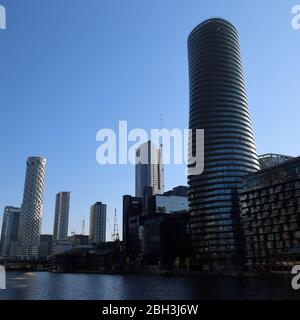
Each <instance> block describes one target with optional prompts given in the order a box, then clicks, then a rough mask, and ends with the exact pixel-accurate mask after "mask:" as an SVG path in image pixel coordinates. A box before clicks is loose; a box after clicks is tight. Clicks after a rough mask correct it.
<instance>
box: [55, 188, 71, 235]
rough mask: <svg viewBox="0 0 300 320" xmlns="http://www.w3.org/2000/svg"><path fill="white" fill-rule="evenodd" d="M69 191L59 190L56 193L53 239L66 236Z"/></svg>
mask: <svg viewBox="0 0 300 320" xmlns="http://www.w3.org/2000/svg"><path fill="white" fill-rule="evenodd" d="M69 207H70V192H60V193H58V194H57V195H56V202H55V218H54V229H53V240H54V241H60V240H66V239H67V238H68V225H69Z"/></svg>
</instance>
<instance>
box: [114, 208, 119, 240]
mask: <svg viewBox="0 0 300 320" xmlns="http://www.w3.org/2000/svg"><path fill="white" fill-rule="evenodd" d="M119 240H120V237H119V226H118V217H117V209H115V217H114V232H113V234H112V241H114V242H117V241H119Z"/></svg>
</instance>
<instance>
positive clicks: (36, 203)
mask: <svg viewBox="0 0 300 320" xmlns="http://www.w3.org/2000/svg"><path fill="white" fill-rule="evenodd" d="M45 167H46V159H44V158H41V157H30V158H28V159H27V168H26V178H25V186H24V194H23V202H22V205H21V213H20V225H19V232H18V248H17V255H18V256H22V257H36V256H38V250H39V242H40V233H41V218H42V211H43V194H44V178H45Z"/></svg>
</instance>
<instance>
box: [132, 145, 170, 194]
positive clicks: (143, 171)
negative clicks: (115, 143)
mask: <svg viewBox="0 0 300 320" xmlns="http://www.w3.org/2000/svg"><path fill="white" fill-rule="evenodd" d="M146 187H151V188H152V191H153V194H163V193H164V174H163V161H162V151H161V149H157V148H156V146H155V145H154V144H153V143H152V142H151V141H147V142H145V143H143V144H142V145H141V146H140V147H139V148H138V149H137V150H136V164H135V196H136V197H143V193H144V189H145V188H146Z"/></svg>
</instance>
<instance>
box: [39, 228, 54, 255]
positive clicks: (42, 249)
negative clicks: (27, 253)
mask: <svg viewBox="0 0 300 320" xmlns="http://www.w3.org/2000/svg"><path fill="white" fill-rule="evenodd" d="M51 253H52V234H41V236H40V246H39V257H40V258H46V257H48V256H50V255H51Z"/></svg>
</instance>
